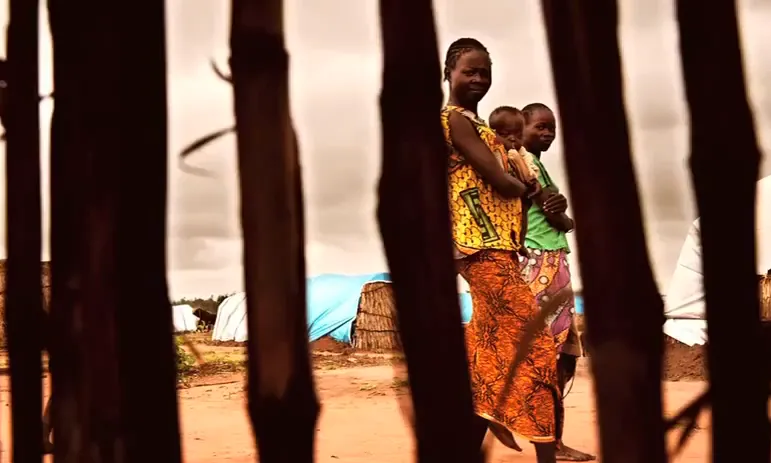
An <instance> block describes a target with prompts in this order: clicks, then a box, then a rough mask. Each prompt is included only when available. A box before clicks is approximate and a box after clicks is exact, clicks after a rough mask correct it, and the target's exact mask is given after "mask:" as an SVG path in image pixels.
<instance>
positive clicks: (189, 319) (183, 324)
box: [171, 304, 198, 333]
mask: <svg viewBox="0 0 771 463" xmlns="http://www.w3.org/2000/svg"><path fill="white" fill-rule="evenodd" d="M171 317H172V320H173V321H174V332H175V333H184V332H186V331H195V330H197V329H198V317H196V316H195V315H194V314H193V308H192V307H191V306H189V305H187V304H182V305H175V306H173V307H172V308H171Z"/></svg>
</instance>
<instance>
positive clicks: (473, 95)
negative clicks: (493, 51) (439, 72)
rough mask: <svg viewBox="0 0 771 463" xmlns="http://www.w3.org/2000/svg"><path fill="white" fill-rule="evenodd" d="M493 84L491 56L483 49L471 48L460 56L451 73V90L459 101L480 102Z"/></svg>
mask: <svg viewBox="0 0 771 463" xmlns="http://www.w3.org/2000/svg"><path fill="white" fill-rule="evenodd" d="M491 84H492V73H491V72H490V57H489V56H488V55H487V53H485V52H484V51H481V50H470V51H467V52H465V53H463V54H462V55H460V57H459V58H458V62H457V63H456V64H455V68H454V69H453V70H452V72H451V73H450V92H451V93H452V94H453V95H455V97H456V99H458V100H459V101H470V102H478V101H479V100H481V99H482V98H484V96H485V95H486V94H487V92H488V91H489V90H490V85H491Z"/></svg>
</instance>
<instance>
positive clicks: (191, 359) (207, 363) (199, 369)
mask: <svg viewBox="0 0 771 463" xmlns="http://www.w3.org/2000/svg"><path fill="white" fill-rule="evenodd" d="M185 344H186V342H185V339H184V337H183V336H175V337H174V345H175V348H176V354H177V382H178V383H179V385H180V386H183V387H185V386H189V385H190V382H191V381H192V380H194V379H196V378H201V377H205V376H214V375H218V374H222V373H236V372H240V371H244V370H245V369H246V356H245V355H244V354H241V353H233V354H230V355H227V354H219V353H217V352H204V353H203V354H201V353H198V356H196V355H193V354H192V353H190V352H188V351H187V350H186V349H185V347H184V346H185Z"/></svg>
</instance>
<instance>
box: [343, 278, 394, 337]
mask: <svg viewBox="0 0 771 463" xmlns="http://www.w3.org/2000/svg"><path fill="white" fill-rule="evenodd" d="M351 342H352V344H353V347H354V348H355V349H361V350H368V351H373V350H401V348H402V343H401V340H400V339H399V328H398V327H397V322H396V304H395V303H394V294H393V289H392V288H391V284H390V283H386V282H380V281H378V282H372V283H368V284H366V285H364V287H363V288H362V290H361V299H360V300H359V311H358V314H357V315H356V321H355V322H354V324H353V334H352V337H351Z"/></svg>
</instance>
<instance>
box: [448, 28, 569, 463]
mask: <svg viewBox="0 0 771 463" xmlns="http://www.w3.org/2000/svg"><path fill="white" fill-rule="evenodd" d="M491 64H492V63H491V61H490V55H489V54H488V52H487V49H486V48H485V47H484V46H483V45H482V44H481V43H479V41H477V40H475V39H469V38H464V39H459V40H457V41H455V42H454V43H453V44H452V45H450V48H449V49H448V50H447V57H446V60H445V69H444V78H445V80H447V81H449V83H450V98H449V101H448V104H447V106H446V107H445V108H444V109H443V110H442V125H443V126H444V134H445V139H446V141H447V144H448V147H449V151H450V153H449V158H448V178H449V200H450V214H451V219H452V235H453V241H454V243H455V252H456V258H457V266H458V270H459V272H460V274H461V275H462V276H463V278H464V279H465V280H466V281H467V282H468V284H469V289H470V292H471V298H472V300H473V304H474V313H473V315H472V318H471V321H470V322H469V324H468V325H467V328H466V345H467V350H468V360H469V367H470V373H471V375H470V376H471V388H472V394H473V399H474V408H475V411H476V414H477V415H478V421H477V426H476V430H475V436H474V437H475V439H477V440H478V442H479V445H480V447H481V445H482V442H483V440H484V437H485V434H486V432H487V428H488V426H490V425H491V424H493V425H494V426H496V427H498V428H505V429H507V430H509V431H511V432H513V433H516V434H519V435H520V436H522V437H524V438H526V439H528V440H530V441H531V442H533V443H534V444H535V448H536V453H537V456H538V462H539V463H553V462H555V461H556V459H555V448H556V444H555V442H556V438H557V437H558V436H556V432H557V430H558V429H559V426H558V421H559V420H560V416H561V412H560V408H559V400H558V397H559V394H558V389H557V387H556V385H557V371H556V351H555V347H554V340H553V338H552V336H551V334H550V332H549V331H548V329H547V327H546V326H544V327H543V329H542V330H540V331H539V332H538V333H537V335H536V336H535V340H534V341H533V343H532V347H531V349H530V351H529V353H528V354H527V357H526V359H525V361H524V362H522V363H521V364H520V366H519V368H518V371H517V374H516V376H515V378H514V379H513V384H510V385H508V386H507V384H506V383H507V381H508V378H509V370H510V368H511V365H512V362H513V360H514V358H515V356H516V353H517V347H518V344H519V340H520V339H521V337H522V335H523V334H524V332H525V329H526V327H527V325H528V323H529V322H531V321H532V320H533V319H534V318H535V317H536V316H537V314H538V308H537V307H536V303H535V297H534V296H533V294H532V292H531V291H530V289H529V287H528V285H527V283H525V281H524V280H523V279H522V276H521V273H520V268H519V264H518V260H517V253H518V252H520V251H522V236H521V233H522V210H523V209H522V208H523V198H524V197H526V196H527V195H528V194H529V193H531V192H529V191H528V187H527V186H526V185H525V184H524V183H523V182H522V181H520V180H519V179H518V178H517V176H516V173H514V172H512V171H510V170H509V163H508V159H507V155H506V150H505V148H504V147H503V144H502V143H501V140H500V139H499V138H497V137H496V135H495V133H494V132H493V131H492V129H490V128H489V127H488V126H487V124H486V123H485V122H484V121H483V120H482V119H480V118H479V116H478V115H477V105H478V103H479V101H480V100H481V99H482V98H483V97H484V96H485V94H486V93H487V91H488V90H489V89H490V85H491Z"/></svg>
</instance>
